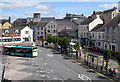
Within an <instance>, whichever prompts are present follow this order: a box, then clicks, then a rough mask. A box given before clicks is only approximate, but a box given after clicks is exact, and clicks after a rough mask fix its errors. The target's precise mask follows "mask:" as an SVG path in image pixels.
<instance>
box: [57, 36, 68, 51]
mask: <svg viewBox="0 0 120 82" xmlns="http://www.w3.org/2000/svg"><path fill="white" fill-rule="evenodd" d="M69 42H70V41H69V39H67V38H66V37H64V38H60V39H59V41H58V44H59V45H60V46H61V49H62V48H63V49H64V50H65V51H67V50H66V49H67V47H68V46H69V45H70V43H69Z"/></svg>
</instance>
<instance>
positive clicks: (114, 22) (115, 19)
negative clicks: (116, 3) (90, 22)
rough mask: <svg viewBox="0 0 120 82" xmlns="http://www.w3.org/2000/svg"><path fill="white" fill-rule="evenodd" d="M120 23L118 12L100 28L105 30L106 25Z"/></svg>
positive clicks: (112, 25)
mask: <svg viewBox="0 0 120 82" xmlns="http://www.w3.org/2000/svg"><path fill="white" fill-rule="evenodd" d="M119 23H120V14H118V15H117V16H116V17H114V18H113V19H112V20H110V21H109V22H108V23H106V24H105V25H103V26H102V27H101V28H99V29H98V30H104V29H105V28H106V27H116V26H118V24H119Z"/></svg>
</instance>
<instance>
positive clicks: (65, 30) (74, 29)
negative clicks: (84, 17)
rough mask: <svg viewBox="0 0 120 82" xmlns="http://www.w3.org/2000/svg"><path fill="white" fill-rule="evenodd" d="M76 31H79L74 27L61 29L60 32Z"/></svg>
mask: <svg viewBox="0 0 120 82" xmlns="http://www.w3.org/2000/svg"><path fill="white" fill-rule="evenodd" d="M75 31H77V28H73V29H63V30H61V31H60V32H59V33H67V32H75Z"/></svg>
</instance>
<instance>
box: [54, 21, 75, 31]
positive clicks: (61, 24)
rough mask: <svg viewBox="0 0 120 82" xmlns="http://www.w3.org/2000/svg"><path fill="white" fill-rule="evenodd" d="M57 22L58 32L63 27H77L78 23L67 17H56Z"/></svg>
mask: <svg viewBox="0 0 120 82" xmlns="http://www.w3.org/2000/svg"><path fill="white" fill-rule="evenodd" d="M55 22H56V23H57V30H58V32H59V31H61V30H62V29H65V27H68V28H73V27H74V28H77V24H76V23H73V22H72V21H69V20H65V19H56V21H55Z"/></svg>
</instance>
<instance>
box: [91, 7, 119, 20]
mask: <svg viewBox="0 0 120 82" xmlns="http://www.w3.org/2000/svg"><path fill="white" fill-rule="evenodd" d="M117 13H118V10H117V7H113V8H112V9H109V10H104V11H93V14H92V15H91V17H92V18H96V15H99V16H100V18H103V19H105V20H106V21H109V20H111V19H113V18H114V17H115V16H116V15H117Z"/></svg>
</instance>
